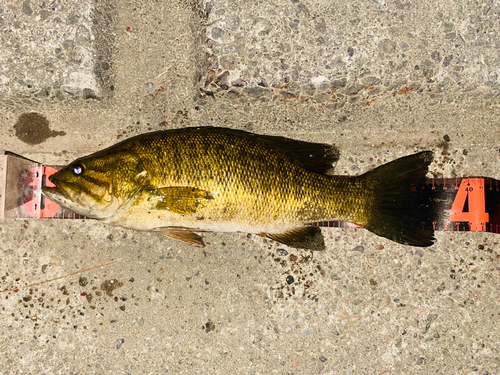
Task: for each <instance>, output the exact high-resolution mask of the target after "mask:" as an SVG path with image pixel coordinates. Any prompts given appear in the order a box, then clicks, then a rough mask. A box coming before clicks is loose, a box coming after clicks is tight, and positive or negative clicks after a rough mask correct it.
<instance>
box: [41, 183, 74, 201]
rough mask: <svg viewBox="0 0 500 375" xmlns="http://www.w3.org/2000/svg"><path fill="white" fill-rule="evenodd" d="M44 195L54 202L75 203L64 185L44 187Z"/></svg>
mask: <svg viewBox="0 0 500 375" xmlns="http://www.w3.org/2000/svg"><path fill="white" fill-rule="evenodd" d="M42 194H43V195H45V196H46V197H47V198H49V199H50V200H53V201H54V202H57V203H59V202H61V201H71V202H72V201H73V200H72V199H71V197H70V196H69V194H68V192H67V191H66V190H65V189H64V187H63V186H62V185H55V184H54V187H50V186H42Z"/></svg>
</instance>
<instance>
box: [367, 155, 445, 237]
mask: <svg viewBox="0 0 500 375" xmlns="http://www.w3.org/2000/svg"><path fill="white" fill-rule="evenodd" d="M432 159H433V154H432V152H431V151H424V152H420V153H417V154H414V155H410V156H406V157H402V158H400V159H397V160H394V161H393V162H390V163H388V164H385V165H382V166H380V167H378V168H376V169H374V170H372V171H370V172H367V173H365V174H364V175H362V177H364V178H366V179H367V180H368V184H370V185H372V186H374V187H375V190H374V199H373V203H372V212H371V215H370V219H369V220H368V225H366V226H365V228H366V229H368V230H370V231H371V232H373V233H375V234H378V235H379V236H382V237H386V238H388V239H391V240H392V241H395V242H399V243H402V244H406V245H411V246H420V247H425V246H430V245H432V243H433V241H434V231H433V230H430V229H428V228H424V225H423V223H428V222H432V221H434V219H433V217H434V215H435V211H434V207H433V200H432V199H431V197H430V196H429V195H428V194H427V192H426V191H423V190H422V189H421V186H423V184H424V183H425V180H426V176H425V175H426V174H427V171H428V167H429V164H430V163H431V162H432ZM426 190H427V189H426Z"/></svg>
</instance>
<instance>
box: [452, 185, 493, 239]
mask: <svg viewBox="0 0 500 375" xmlns="http://www.w3.org/2000/svg"><path fill="white" fill-rule="evenodd" d="M450 220H451V221H454V222H468V223H469V226H470V230H471V231H475V232H477V231H485V230H486V223H487V222H488V221H489V214H488V213H487V212H486V203H485V195H484V178H464V179H463V180H462V182H461V183H460V187H459V188H458V192H457V195H456V197H455V200H454V201H453V205H452V206H451V210H450Z"/></svg>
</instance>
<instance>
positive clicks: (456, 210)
mask: <svg viewBox="0 0 500 375" xmlns="http://www.w3.org/2000/svg"><path fill="white" fill-rule="evenodd" d="M419 190H420V191H421V192H424V193H425V194H426V196H427V197H428V198H429V199H431V200H433V202H434V207H435V217H434V221H426V222H422V227H423V228H425V229H433V230H437V231H460V232H464V231H470V232H491V233H500V181H499V180H495V179H493V178H489V177H467V178H439V179H437V178H431V179H428V180H426V182H425V184H423V185H422V186H420V187H413V188H412V191H415V193H417V192H418V191H419ZM313 225H314V226H319V227H334V228H349V227H357V228H360V227H359V226H357V225H354V224H351V223H346V222H343V221H325V222H319V223H313Z"/></svg>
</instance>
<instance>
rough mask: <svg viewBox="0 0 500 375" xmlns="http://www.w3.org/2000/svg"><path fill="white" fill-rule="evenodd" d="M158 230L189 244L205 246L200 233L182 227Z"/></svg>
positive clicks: (163, 234)
mask: <svg viewBox="0 0 500 375" xmlns="http://www.w3.org/2000/svg"><path fill="white" fill-rule="evenodd" d="M159 232H160V234H161V235H162V236H165V237H170V238H174V239H176V240H179V241H182V242H185V243H187V244H190V245H194V246H198V247H205V243H204V242H203V239H202V238H201V236H200V235H198V234H196V233H193V232H190V231H189V230H183V229H170V228H160V229H159Z"/></svg>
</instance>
